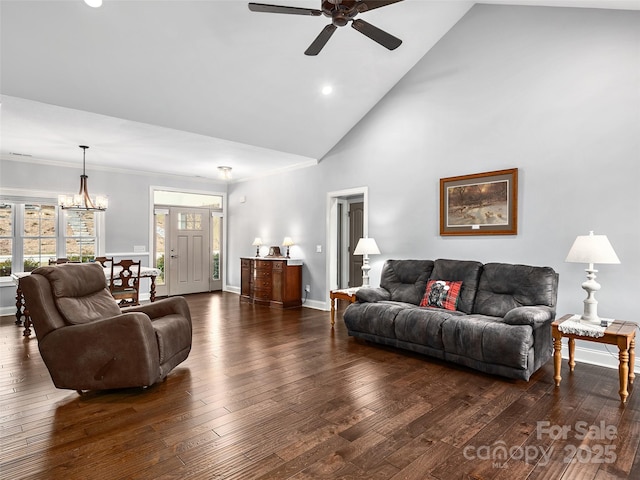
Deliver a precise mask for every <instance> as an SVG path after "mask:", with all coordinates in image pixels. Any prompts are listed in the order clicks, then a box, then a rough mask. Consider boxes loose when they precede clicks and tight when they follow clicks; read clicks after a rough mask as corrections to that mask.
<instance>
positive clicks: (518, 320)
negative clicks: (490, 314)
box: [504, 305, 555, 328]
mask: <svg viewBox="0 0 640 480" xmlns="http://www.w3.org/2000/svg"><path fill="white" fill-rule="evenodd" d="M554 317H555V311H554V309H553V308H551V307H547V306H546V305H536V306H528V307H516V308H512V309H511V310H509V311H508V312H507V313H506V315H505V316H504V323H507V324H509V325H531V326H532V327H534V328H537V327H538V326H539V325H543V324H545V323H551V321H552V320H553V319H554Z"/></svg>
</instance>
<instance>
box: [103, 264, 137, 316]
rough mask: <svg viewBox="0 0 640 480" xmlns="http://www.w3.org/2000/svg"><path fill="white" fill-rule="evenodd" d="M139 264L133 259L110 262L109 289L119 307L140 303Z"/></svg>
mask: <svg viewBox="0 0 640 480" xmlns="http://www.w3.org/2000/svg"><path fill="white" fill-rule="evenodd" d="M140 264H141V262H134V261H133V260H120V261H119V262H113V261H112V262H111V276H110V277H109V291H110V292H111V295H112V296H113V298H115V299H116V300H117V301H118V305H120V307H121V308H122V307H130V306H133V305H140V302H139V298H140Z"/></svg>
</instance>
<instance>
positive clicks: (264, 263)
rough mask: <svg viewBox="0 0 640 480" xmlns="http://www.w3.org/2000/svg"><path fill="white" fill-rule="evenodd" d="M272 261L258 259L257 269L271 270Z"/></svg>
mask: <svg viewBox="0 0 640 480" xmlns="http://www.w3.org/2000/svg"><path fill="white" fill-rule="evenodd" d="M272 263H273V262H271V261H269V260H256V270H271V264H272Z"/></svg>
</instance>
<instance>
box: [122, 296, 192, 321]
mask: <svg viewBox="0 0 640 480" xmlns="http://www.w3.org/2000/svg"><path fill="white" fill-rule="evenodd" d="M122 312H123V313H124V312H142V313H144V314H146V315H148V316H149V318H151V319H152V320H153V319H154V318H159V317H164V316H166V315H171V314H178V315H182V316H183V317H185V318H187V320H189V323H191V313H190V311H189V305H188V304H187V301H186V300H185V298H184V297H170V298H163V299H162V300H158V301H156V302H151V303H146V304H144V305H138V306H136V307H130V308H125V309H123V310H122Z"/></svg>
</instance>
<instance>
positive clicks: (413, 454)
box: [0, 293, 640, 480]
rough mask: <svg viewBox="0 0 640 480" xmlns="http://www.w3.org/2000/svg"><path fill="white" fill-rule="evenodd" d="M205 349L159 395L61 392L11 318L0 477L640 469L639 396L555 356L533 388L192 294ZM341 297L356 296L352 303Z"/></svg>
mask: <svg viewBox="0 0 640 480" xmlns="http://www.w3.org/2000/svg"><path fill="white" fill-rule="evenodd" d="M187 299H188V302H189V305H190V307H191V311H192V315H193V323H194V332H193V349H192V352H191V355H190V356H189V358H188V359H187V361H186V362H184V363H183V364H181V365H179V366H178V368H176V369H175V370H174V371H173V372H172V373H171V374H170V375H169V377H168V378H167V380H166V381H165V382H163V383H161V384H159V385H156V386H153V387H151V388H148V389H146V390H143V389H133V390H124V391H112V392H90V393H87V394H85V395H83V396H79V395H78V394H77V393H76V392H75V391H68V390H58V389H56V388H55V387H54V386H53V384H52V382H51V379H50V377H49V374H48V372H47V370H46V368H45V366H44V364H43V363H42V360H41V358H40V354H39V352H38V347H37V340H36V339H35V336H32V337H31V338H30V339H24V338H23V337H22V329H21V328H19V327H17V326H16V325H15V324H14V323H13V322H14V320H15V318H14V317H9V316H6V317H2V319H1V323H0V337H1V339H2V344H3V345H2V350H1V353H0V367H1V369H0V388H1V390H0V427H2V428H1V436H0V447H1V453H0V455H1V456H0V477H1V478H2V479H40V478H41V479H65V480H71V479H109V480H116V479H154V480H155V479H207V480H209V479H240V480H247V479H320V478H328V479H338V478H344V479H393V480H396V479H440V480H450V479H510V480H513V479H563V480H569V479H570V480H573V479H584V480H588V479H597V480H602V479H620V478H630V479H638V478H640V455H638V444H639V442H640V397H639V395H638V394H636V393H635V392H634V391H633V388H634V387H631V390H630V393H631V394H630V397H629V400H628V403H627V405H626V406H624V407H623V406H621V405H620V402H619V397H618V393H617V390H618V374H617V372H616V371H615V370H611V369H606V368H601V367H595V366H591V365H587V364H578V365H577V367H576V371H575V373H574V374H572V375H570V374H569V372H568V367H567V365H566V361H565V362H564V363H563V369H562V376H563V380H562V384H561V386H560V387H559V388H555V387H554V383H553V364H552V362H551V361H550V362H549V363H548V364H547V365H545V366H544V367H543V368H542V369H541V370H540V371H538V372H537V373H536V374H535V375H534V376H533V378H532V379H531V380H530V381H529V382H523V381H514V380H508V379H503V378H500V377H493V376H489V375H484V374H481V373H478V372H475V371H472V370H468V369H465V368H461V367H457V366H455V365H452V364H448V363H445V362H441V361H437V360H433V359H429V358H426V357H422V356H419V355H414V354H410V353H407V352H403V351H399V350H394V349H391V348H386V347H380V346H374V345H368V344H366V343H363V342H360V341H356V340H354V339H353V338H350V337H348V336H347V334H346V330H345V327H344V323H343V322H342V320H341V315H338V317H337V321H336V327H335V329H334V330H332V329H331V328H330V324H329V313H328V312H321V311H317V310H312V309H307V308H301V309H294V310H287V311H278V310H273V309H269V308H265V307H255V306H252V305H248V304H243V303H240V302H239V301H238V296H237V295H234V294H229V293H224V294H222V293H215V294H197V295H191V296H188V297H187ZM343 306H344V305H343Z"/></svg>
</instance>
